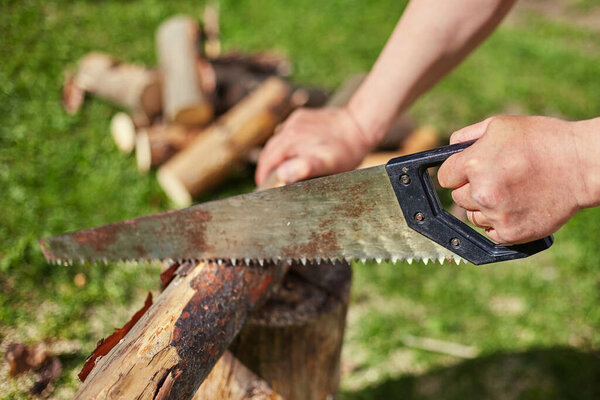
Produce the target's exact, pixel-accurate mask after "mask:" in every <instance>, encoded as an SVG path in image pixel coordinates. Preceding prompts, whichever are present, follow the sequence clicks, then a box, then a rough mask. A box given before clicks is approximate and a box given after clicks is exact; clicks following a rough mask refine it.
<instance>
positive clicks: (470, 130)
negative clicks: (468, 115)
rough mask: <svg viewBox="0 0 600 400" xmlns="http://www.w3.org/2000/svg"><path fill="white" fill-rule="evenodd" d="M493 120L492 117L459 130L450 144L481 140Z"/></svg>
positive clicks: (451, 138) (452, 137) (451, 137)
mask: <svg viewBox="0 0 600 400" xmlns="http://www.w3.org/2000/svg"><path fill="white" fill-rule="evenodd" d="M492 118H493V117H490V118H488V119H485V120H483V121H481V122H478V123H476V124H473V125H469V126H466V127H464V128H462V129H459V130H457V131H456V132H454V133H453V134H452V135H451V136H450V144H455V143H461V142H466V141H468V140H473V139H479V138H480V137H481V136H483V134H484V133H485V132H486V131H487V128H488V125H489V124H490V122H492Z"/></svg>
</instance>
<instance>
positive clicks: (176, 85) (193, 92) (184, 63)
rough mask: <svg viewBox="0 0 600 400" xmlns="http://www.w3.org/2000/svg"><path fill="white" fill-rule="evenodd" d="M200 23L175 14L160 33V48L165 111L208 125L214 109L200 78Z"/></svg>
mask: <svg viewBox="0 0 600 400" xmlns="http://www.w3.org/2000/svg"><path fill="white" fill-rule="evenodd" d="M199 33H200V30H199V27H198V23H197V22H196V21H194V20H193V19H192V18H190V17H186V16H175V17H172V18H169V19H167V20H166V21H165V22H163V23H162V24H161V25H160V27H159V28H158V30H157V32H156V50H157V55H158V61H159V66H160V69H161V71H162V74H163V79H162V93H163V114H164V116H165V117H166V119H167V120H169V121H171V122H177V123H181V124H186V125H199V126H202V125H205V124H207V123H208V122H209V121H210V120H211V119H212V116H213V108H212V104H211V103H210V101H209V99H208V98H207V96H206V95H205V94H204V93H203V91H202V82H199V79H198V78H199V77H198V60H199V58H200V55H199V53H198V41H199Z"/></svg>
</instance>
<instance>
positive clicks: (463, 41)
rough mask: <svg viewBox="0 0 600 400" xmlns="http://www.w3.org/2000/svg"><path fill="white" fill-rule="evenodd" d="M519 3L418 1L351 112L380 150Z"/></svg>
mask: <svg viewBox="0 0 600 400" xmlns="http://www.w3.org/2000/svg"><path fill="white" fill-rule="evenodd" d="M515 1H516V0H444V1H439V0H412V1H411V2H410V3H409V4H408V6H407V8H406V10H405V12H404V14H403V16H402V18H401V19H400V21H399V22H398V24H397V25H396V28H395V29H394V31H393V33H392V35H391V37H390V39H389V40H388V42H387V44H386V46H385V47H384V49H383V51H382V52H381V54H380V55H379V58H378V59H377V61H376V63H375V65H374V66H373V68H372V70H371V72H370V73H369V76H368V77H367V78H366V80H365V82H364V83H363V84H362V85H361V87H360V88H359V90H358V91H357V93H356V94H355V95H354V96H353V97H352V99H351V101H350V103H349V105H348V110H349V111H350V113H351V114H352V116H353V117H354V119H355V122H356V124H357V125H358V126H359V128H360V130H361V131H362V134H363V135H364V136H365V138H363V139H364V141H365V142H366V143H368V145H369V146H371V147H372V146H375V145H376V144H377V143H378V142H379V141H380V140H381V138H382V137H383V135H384V134H385V132H386V131H387V129H388V128H389V126H390V124H391V122H392V120H393V118H394V117H395V116H396V115H397V114H398V113H399V112H401V111H403V110H405V109H406V108H407V107H408V106H410V105H411V104H412V102H413V101H414V100H415V99H417V98H418V97H419V96H420V95H421V94H423V93H424V92H425V91H427V90H428V89H429V88H430V87H432V86H433V85H434V84H435V83H437V82H438V81H439V80H440V79H441V78H442V77H444V76H445V75H446V74H447V73H448V72H450V71H451V70H452V69H453V68H454V67H455V66H456V65H457V64H458V63H459V62H460V61H462V60H463V59H464V58H465V57H466V56H467V55H468V54H469V53H470V52H471V51H472V50H473V49H474V48H475V47H477V45H478V44H480V43H481V42H482V41H483V40H484V39H485V38H486V37H487V36H488V35H489V34H490V33H491V32H492V31H493V30H494V28H495V27H496V26H497V25H498V24H499V23H500V21H501V20H502V18H503V17H504V16H505V15H506V14H507V13H508V11H509V10H510V8H511V6H512V5H513V4H514V2H515Z"/></svg>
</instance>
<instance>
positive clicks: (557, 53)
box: [0, 0, 600, 399]
mask: <svg viewBox="0 0 600 400" xmlns="http://www.w3.org/2000/svg"><path fill="white" fill-rule="evenodd" d="M203 5H204V4H203V2H196V1H187V0H186V1H178V2H161V1H156V0H143V1H121V2H109V1H100V2H98V1H53V2H43V1H8V0H0V38H1V39H0V54H2V62H1V63H0V121H1V123H0V342H2V344H3V345H5V344H6V343H8V342H10V341H14V340H18V341H25V342H27V343H33V342H36V341H39V340H42V339H45V338H55V339H60V340H65V339H75V340H77V341H79V342H80V343H81V351H80V352H79V353H77V354H76V355H74V356H73V357H71V358H69V359H67V360H63V362H64V365H65V373H64V374H63V377H62V378H61V379H60V380H59V381H58V382H57V384H56V385H55V386H56V387H55V390H54V392H53V396H55V397H57V398H70V396H71V395H72V394H73V391H74V390H75V389H76V388H77V385H78V383H77V380H76V377H75V375H76V373H77V372H78V371H79V368H80V366H81V364H82V363H83V361H84V359H85V357H86V356H87V354H89V352H90V351H91V350H92V349H93V347H94V344H95V342H96V341H97V340H98V339H99V338H100V337H103V336H106V335H107V334H108V333H109V332H111V331H112V329H113V328H114V327H116V326H121V325H122V324H123V323H124V322H125V321H126V320H127V319H128V317H129V316H130V315H131V314H132V312H133V310H135V309H137V308H139V306H140V305H141V304H142V299H143V296H144V293H145V292H146V291H148V290H156V289H157V288H158V272H159V266H156V265H147V264H140V265H136V264H130V265H129V264H109V265H107V266H105V265H83V266H81V265H76V266H73V267H56V266H50V265H47V264H46V263H45V262H44V260H43V258H42V255H41V252H40V251H39V249H38V246H37V238H40V237H43V236H48V235H56V234H60V233H63V232H65V231H69V230H73V229H78V228H83V227H89V226H95V225H100V224H104V223H108V222H113V221H117V220H121V219H125V218H130V217H135V216H139V215H143V214H148V213H152V212H157V211H161V210H165V209H167V208H169V204H168V202H167V200H166V197H165V196H164V195H163V194H162V193H161V191H160V189H159V187H158V185H157V183H156V180H155V177H154V176H153V175H152V174H150V175H146V176H140V175H139V174H138V172H137V169H136V167H135V160H134V159H133V158H127V157H124V156H122V155H121V154H120V153H119V152H118V151H116V149H115V148H114V144H113V143H112V140H111V138H110V135H109V134H108V125H109V120H110V117H111V116H112V115H113V114H114V113H115V111H116V108H115V107H114V106H113V105H111V104H109V103H106V102H103V101H101V100H98V99H91V100H88V101H87V102H86V104H85V106H84V107H83V109H82V110H81V111H80V112H79V113H78V114H77V115H74V116H70V115H67V114H66V113H65V112H64V111H63V109H62V108H61V103H60V97H61V84H62V80H63V71H64V69H65V67H66V66H68V65H69V64H72V63H74V62H75V61H76V60H77V59H78V58H79V57H81V56H82V55H84V54H85V53H86V52H89V51H92V50H99V51H104V52H108V53H112V54H115V55H118V56H119V57H120V58H122V59H124V60H127V61H134V62H142V63H146V64H148V65H154V64H155V63H156V61H155V52H154V31H155V29H156V27H157V26H158V25H159V24H160V22H161V21H162V20H163V19H165V18H167V17H169V16H171V15H173V14H179V13H183V14H189V15H191V16H194V17H198V18H199V17H200V15H201V13H202V9H203ZM220 5H221V31H222V42H223V45H224V47H225V48H226V49H241V50H247V51H258V50H265V49H276V50H279V51H281V52H284V53H286V54H288V55H289V56H290V58H291V59H292V61H293V66H294V74H293V79H294V80H295V81H297V82H300V83H305V84H313V85H318V86H324V87H326V88H329V89H335V88H336V87H337V86H338V85H339V84H340V83H341V82H343V81H344V79H345V78H347V77H348V76H349V75H351V74H354V73H356V72H360V71H365V70H368V69H369V67H370V66H371V65H372V63H373V61H374V60H375V58H376V57H377V54H378V52H379V50H380V49H381V48H382V46H383V44H384V43H385V41H386V39H387V37H388V35H389V34H390V32H391V30H392V29H393V27H394V25H395V23H396V21H397V20H398V18H399V17H400V15H401V14H402V11H403V8H404V6H405V2H402V1H392V0H377V1H368V2H366V1H360V0H344V1H342V0H332V1H325V2H318V1H302V0H288V1H285V2H282V1H276V0H253V1H241V0H223V1H221V2H220ZM405 63H410V60H399V62H398V68H402V65H403V64H405ZM411 113H412V114H413V115H414V116H415V117H416V119H417V121H418V122H419V123H420V124H430V125H434V126H435V127H437V128H438V129H439V130H440V131H442V132H444V134H445V135H448V134H449V133H451V132H452V131H453V130H455V129H457V128H460V127H462V126H465V125H467V124H471V123H474V122H477V121H479V120H482V119H484V118H486V117H488V116H490V115H493V114H500V113H511V114H545V115H553V116H559V117H563V118H567V119H584V118H591V117H595V116H598V115H600V2H599V1H598V0H570V1H558V0H548V1H541V0H540V1H537V0H524V1H523V2H521V3H520V4H519V5H518V7H517V9H516V10H514V11H513V12H512V13H511V14H510V16H509V17H508V18H507V20H506V21H505V22H504V23H503V24H502V26H501V27H500V28H499V29H498V31H497V32H496V33H494V34H493V35H492V37H491V38H490V39H489V40H488V41H487V42H486V43H485V44H484V45H483V46H482V47H481V48H479V49H478V50H477V51H475V52H474V54H473V55H472V56H471V57H470V58H469V59H468V60H467V61H466V62H465V63H464V64H463V65H462V66H461V67H459V68H458V69H457V70H456V71H454V72H453V73H452V74H451V75H450V76H449V77H448V78H447V79H445V80H444V81H443V82H442V83H441V84H439V85H438V86H437V87H436V88H435V89H434V90H432V91H431V92H430V93H428V94H427V95H426V96H424V97H423V98H422V99H420V100H419V101H418V103H417V104H416V105H415V106H414V107H413V109H412V110H411ZM565 167H566V168H568V167H569V166H565ZM589 173H599V172H598V171H589ZM560 184H561V183H560V182H557V185H560ZM252 188H253V182H252V171H247V170H241V171H238V173H237V174H236V176H235V177H234V178H233V179H232V180H231V182H230V183H229V184H228V185H227V186H226V187H224V188H221V189H220V190H219V191H218V192H215V193H213V194H212V195H211V196H208V197H206V198H204V199H202V200H206V199H208V198H215V197H223V196H228V195H231V194H235V193H240V192H246V191H249V190H251V189H252ZM599 238H600V209H596V210H588V211H585V212H582V213H581V214H580V215H578V216H577V217H575V218H574V219H573V220H572V221H571V222H569V223H568V224H567V225H566V226H565V227H564V228H563V229H562V230H561V231H559V232H558V233H557V234H556V244H555V245H554V247H553V248H552V249H551V250H550V251H548V252H546V253H543V254H540V255H539V256H536V257H534V258H532V259H528V260H523V261H519V262H510V263H504V264H501V265H494V266H488V267H482V268H479V267H474V266H472V265H468V266H465V265H461V266H447V265H446V266H440V265H439V264H434V265H431V264H429V265H427V266H425V265H423V264H418V263H413V264H412V265H408V264H398V265H395V266H394V265H388V264H382V265H362V264H356V265H354V286H353V296H352V305H351V308H350V313H349V319H348V327H347V331H346V339H345V349H344V355H343V376H342V390H341V393H340V398H342V399H363V398H365V399H367V398H394V397H403V398H415V399H416V398H427V399H429V398H432V399H433V398H457V399H458V398H460V399H463V398H503V399H512V398H528V399H538V398H544V399H546V398H585V399H592V398H593V399H597V398H600V361H599V359H598V348H599V346H600V332H599V330H600V307H599V305H600V303H599V300H600V298H599V297H600V296H599V295H600V257H599V255H598V247H599V246H598V245H599V241H600V239H599ZM78 273H83V274H84V275H85V277H86V283H85V285H83V286H82V287H79V286H77V285H75V284H74V277H75V275H76V274H78ZM407 335H413V336H422V337H431V338H436V339H440V340H446V341H452V342H458V343H462V344H465V345H469V346H473V347H474V348H476V349H478V350H479V354H480V356H478V357H477V358H476V359H474V360H462V359H459V358H455V357H453V356H449V355H444V354H437V353H432V352H426V351H422V350H418V349H415V348H413V347H411V346H410V345H407V340H406V338H407V337H408V336H407ZM26 387H27V386H26V385H25V384H24V382H23V380H10V379H8V378H7V377H6V368H5V366H4V363H2V367H0V398H7V399H8V398H10V399H12V398H26V397H27V394H26V389H24V388H26Z"/></svg>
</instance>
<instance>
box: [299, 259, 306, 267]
mask: <svg viewBox="0 0 600 400" xmlns="http://www.w3.org/2000/svg"><path fill="white" fill-rule="evenodd" d="M300 262H301V263H302V265H304V266H306V258H304V257H302V258H301V259H300Z"/></svg>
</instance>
